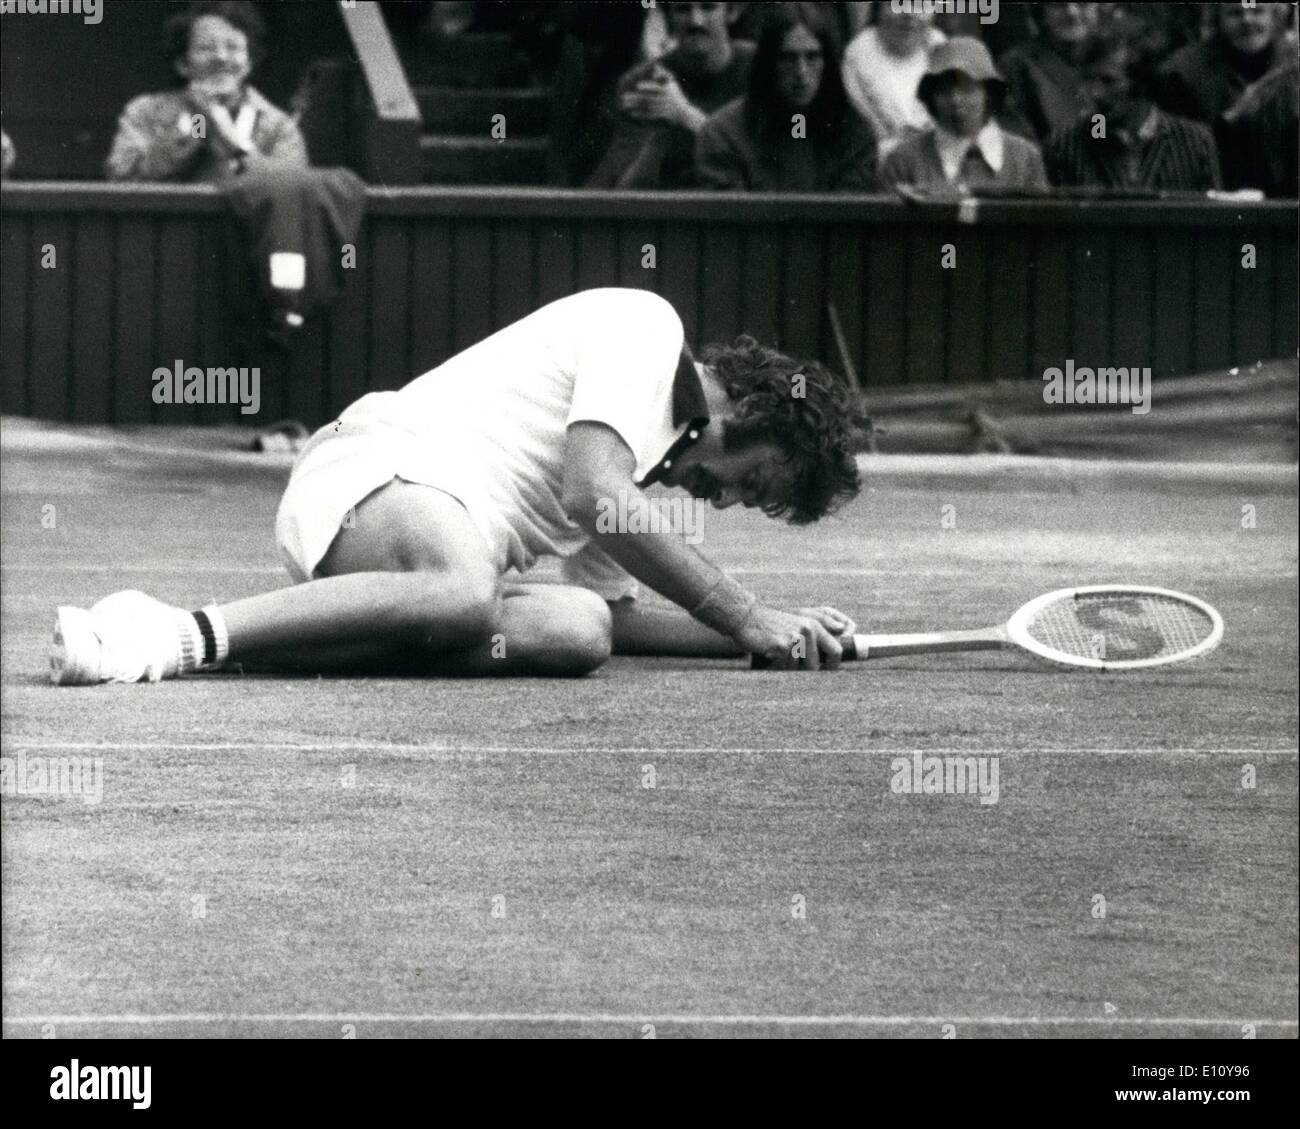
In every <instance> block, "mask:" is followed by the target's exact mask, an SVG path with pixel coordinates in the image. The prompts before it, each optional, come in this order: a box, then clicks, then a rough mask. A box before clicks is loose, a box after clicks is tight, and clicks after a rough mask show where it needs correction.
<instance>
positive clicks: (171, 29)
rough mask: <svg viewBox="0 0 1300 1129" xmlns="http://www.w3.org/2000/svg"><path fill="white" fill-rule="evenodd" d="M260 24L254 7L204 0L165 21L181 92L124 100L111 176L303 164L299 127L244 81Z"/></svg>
mask: <svg viewBox="0 0 1300 1129" xmlns="http://www.w3.org/2000/svg"><path fill="white" fill-rule="evenodd" d="M262 35H263V26H262V21H261V18H260V17H259V16H258V15H257V12H256V10H255V9H254V8H253V7H252V5H250V4H247V3H243V2H239V0H209V2H207V3H201V4H197V5H194V6H192V7H191V8H190V9H189V10H187V11H186V12H184V13H182V14H180V15H178V16H174V17H172V19H170V20H169V21H168V23H167V37H168V56H169V58H170V60H171V62H172V65H173V67H174V68H175V70H176V73H177V74H179V75H180V76H181V78H182V79H184V80H185V86H184V87H183V88H181V89H179V90H167V91H162V92H160V93H157V94H142V95H140V96H139V97H138V98H134V99H132V100H131V102H129V103H128V104H127V107H126V109H125V110H124V111H123V112H122V116H121V118H120V119H119V120H118V124H117V136H116V137H115V138H114V139H113V148H112V151H111V152H110V153H109V156H108V162H107V173H108V178H109V179H110V180H137V181H150V180H155V181H157V180H160V181H220V180H228V179H230V178H232V177H234V176H237V175H238V174H240V173H242V172H244V171H246V170H247V169H251V168H256V167H258V166H259V165H264V164H267V163H272V162H273V163H275V164H277V165H286V166H293V167H299V168H305V167H306V166H307V147H306V145H305V144H304V142H303V139H302V134H301V133H299V132H298V126H297V125H296V124H295V122H294V121H293V119H292V118H290V117H289V115H288V114H286V113H284V112H283V111H281V110H278V109H276V107H275V106H273V105H271V103H270V102H268V101H267V100H266V99H265V98H264V97H262V95H261V94H259V93H258V92H257V90H256V89H254V88H253V87H252V86H250V85H249V84H248V76H249V73H250V72H251V71H252V69H253V67H254V65H255V64H256V63H257V62H258V61H260V57H261V41H262Z"/></svg>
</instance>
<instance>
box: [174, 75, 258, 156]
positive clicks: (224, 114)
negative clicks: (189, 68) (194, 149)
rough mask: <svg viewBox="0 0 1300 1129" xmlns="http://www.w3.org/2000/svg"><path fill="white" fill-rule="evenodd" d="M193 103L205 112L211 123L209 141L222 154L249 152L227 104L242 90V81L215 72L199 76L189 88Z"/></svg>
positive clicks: (209, 125)
mask: <svg viewBox="0 0 1300 1129" xmlns="http://www.w3.org/2000/svg"><path fill="white" fill-rule="evenodd" d="M187 93H188V96H189V100H190V104H191V105H192V106H193V107H194V108H195V110H196V111H197V112H198V113H200V114H202V115H203V119H204V122H205V123H206V125H207V140H208V144H209V145H210V146H212V148H213V149H215V150H216V151H217V153H218V154H220V155H221V156H222V157H238V156H240V155H241V154H244V153H245V152H246V147H245V145H244V143H243V142H242V141H241V140H240V138H239V135H238V133H237V131H236V130H235V120H234V118H232V117H231V116H230V110H229V109H228V108H227V104H228V103H230V102H231V101H232V99H237V98H238V96H239V93H240V87H239V84H238V82H233V83H232V82H231V81H230V76H228V75H214V76H212V77H211V78H207V79H195V80H194V81H193V82H191V83H190V85H189V89H188V91H187Z"/></svg>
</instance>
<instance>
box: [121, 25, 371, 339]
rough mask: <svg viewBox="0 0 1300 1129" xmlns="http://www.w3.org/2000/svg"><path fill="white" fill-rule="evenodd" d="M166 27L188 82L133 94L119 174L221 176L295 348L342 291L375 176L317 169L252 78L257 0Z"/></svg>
mask: <svg viewBox="0 0 1300 1129" xmlns="http://www.w3.org/2000/svg"><path fill="white" fill-rule="evenodd" d="M166 30H167V38H168V52H169V57H170V58H171V59H172V60H173V62H174V66H175V68H176V71H177V73H178V74H179V75H180V76H181V77H182V78H183V79H185V81H186V86H185V88H184V89H183V90H179V91H166V92H163V93H160V94H145V95H142V96H140V97H139V98H135V99H133V100H132V101H131V102H130V103H129V104H128V105H127V107H126V110H125V111H124V112H123V114H122V117H121V119H120V121H119V123H118V131H117V137H116V138H115V140H114V142H113V150H112V152H111V154H110V155H109V158H108V174H109V176H110V177H111V178H112V179H114V180H128V181H149V180H161V181H206V182H217V183H219V184H220V186H221V188H222V191H223V193H224V195H225V198H226V202H227V204H228V205H229V206H230V208H231V210H232V211H233V212H234V213H235V215H236V216H238V217H239V219H240V220H241V221H242V222H243V226H244V229H245V236H246V241H247V244H248V246H249V247H250V248H251V249H252V257H253V260H254V269H255V270H256V272H257V278H258V286H259V290H260V292H261V295H262V298H263V300H264V304H265V309H264V311H263V314H264V318H265V320H264V329H265V333H266V335H267V336H268V337H269V338H270V340H271V341H272V342H273V343H274V344H276V345H278V346H281V347H284V348H287V347H288V346H289V345H290V343H291V342H292V340H293V339H294V337H295V336H296V330H298V329H299V328H300V327H301V326H302V325H303V324H304V323H305V321H306V318H307V317H308V316H309V315H310V314H311V313H312V312H314V311H315V310H316V309H318V308H320V307H322V306H324V305H326V304H328V303H329V302H331V301H333V299H334V297H335V296H336V295H337V293H338V290H339V287H340V286H341V282H342V278H341V268H340V262H341V259H340V255H339V247H341V246H342V245H343V244H344V243H348V242H351V241H353V240H355V239H356V237H357V233H358V231H359V230H360V226H361V217H362V212H363V210H364V206H365V186H364V185H363V184H362V183H361V181H360V180H359V179H358V178H357V177H356V176H355V175H354V174H353V173H351V172H349V171H348V170H347V169H313V168H310V167H309V166H308V161H307V149H306V146H305V145H304V143H303V139H302V135H301V134H300V133H299V132H298V127H297V125H295V124H294V122H293V120H292V119H291V118H290V117H289V116H288V115H287V114H284V113H283V112H281V111H280V110H277V109H276V108H275V107H274V106H272V105H271V103H269V102H268V101H267V100H266V99H265V98H263V97H262V96H261V95H260V94H259V93H258V92H257V91H256V90H254V89H253V87H251V86H249V85H248V75H249V72H250V71H251V70H252V68H253V65H254V63H255V62H256V61H257V59H258V56H259V48H260V43H261V37H262V23H261V20H260V18H259V17H258V15H257V12H256V10H255V9H254V8H253V7H252V5H251V4H249V3H247V2H246V0H198V2H197V3H193V4H191V5H190V7H189V8H188V9H186V10H185V11H184V12H183V13H181V14H179V15H177V16H175V17H173V18H172V19H171V20H169V21H168V22H167V29H166Z"/></svg>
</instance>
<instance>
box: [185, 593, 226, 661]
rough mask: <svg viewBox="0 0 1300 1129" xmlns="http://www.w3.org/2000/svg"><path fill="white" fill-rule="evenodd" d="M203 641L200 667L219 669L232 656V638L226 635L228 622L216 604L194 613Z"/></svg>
mask: <svg viewBox="0 0 1300 1129" xmlns="http://www.w3.org/2000/svg"><path fill="white" fill-rule="evenodd" d="M193 616H194V622H195V623H196V624H197V625H198V629H199V634H200V635H201V637H202V639H203V655H202V658H201V659H200V661H199V666H200V667H203V668H211V667H218V666H220V665H221V664H222V663H223V662H225V661H226V656H227V655H228V654H230V636H229V635H228V634H227V633H226V621H225V619H224V617H223V616H222V614H221V612H220V611H218V610H217V605H216V604H209V605H208V606H207V607H206V608H203V609H202V610H201V611H197V612H194V613H193Z"/></svg>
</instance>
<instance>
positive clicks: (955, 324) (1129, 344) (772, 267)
mask: <svg viewBox="0 0 1300 1129" xmlns="http://www.w3.org/2000/svg"><path fill="white" fill-rule="evenodd" d="M1296 219H1297V212H1296V207H1295V202H1294V201H1291V202H1285V201H1279V202H1268V203H1263V204H1249V205H1242V204H1229V203H1219V202H1213V203H1212V202H1204V201H1192V202H1155V201H1153V202H1137V203H1135V202H1124V203H1119V202H1104V203H1103V202H1089V203H1078V202H1066V201H1014V202H1013V201H1004V202H997V203H992V202H988V203H982V204H981V205H980V206H979V208H978V211H977V212H976V214H975V216H974V217H973V222H958V216H957V211H956V209H955V208H954V207H951V206H926V207H918V206H916V205H910V204H904V203H902V202H899V201H895V200H892V199H888V200H886V199H877V198H843V197H834V198H827V197H790V196H783V197H775V196H729V195H714V194H674V195H669V194H659V193H614V194H608V195H605V194H602V195H595V194H588V193H583V192H574V191H556V190H500V189H460V190H452V189H431V188H413V189H390V190H372V191H371V192H370V197H369V210H368V217H367V221H366V226H365V229H364V231H363V234H362V238H361V241H360V243H359V244H358V247H357V252H358V254H357V266H356V269H355V270H354V271H351V272H350V273H349V274H348V282H347V285H346V288H345V290H344V292H343V293H342V295H341V296H340V298H339V300H338V301H337V303H336V304H335V306H334V307H333V309H332V310H331V311H330V313H329V314H328V315H326V316H325V317H324V318H322V319H321V320H320V322H319V324H309V326H308V327H307V328H306V329H305V330H304V331H303V334H302V338H301V340H300V341H299V343H298V345H297V346H296V348H295V350H294V352H293V354H292V356H291V358H290V360H289V362H288V364H287V366H283V365H280V364H278V363H277V362H276V361H275V359H274V357H273V356H272V355H271V354H270V353H269V352H263V351H262V350H261V349H260V348H259V347H258V346H257V345H256V344H254V342H255V341H256V333H255V332H253V331H252V327H254V326H255V322H254V321H251V320H249V319H250V316H251V312H252V303H251V294H250V281H249V279H250V274H249V270H248V268H247V266H246V264H245V259H244V252H243V251H242V250H241V247H240V244H239V242H238V238H237V234H236V232H235V230H234V227H233V224H232V221H231V220H230V218H229V217H228V216H227V214H226V212H225V211H224V208H223V205H222V201H221V199H220V197H219V195H218V194H217V193H216V192H215V191H214V190H212V189H210V188H203V187H162V186H160V187H152V188H146V189H141V188H131V187H124V186H113V185H91V186H87V185H76V184H55V183H49V184H34V183H16V184H9V185H6V186H5V187H4V188H3V189H2V190H0V409H2V410H3V411H4V412H6V413H15V414H22V415H30V416H38V417H44V418H49V419H61V420H83V421H93V422H106V421H113V422H148V421H155V422H168V423H188V422H195V421H201V422H210V421H216V420H226V421H230V420H243V421H244V422H255V423H267V422H269V421H271V420H274V419H276V418H281V417H284V416H294V417H296V418H299V419H302V420H304V421H305V422H307V423H311V424H318V423H321V422H325V421H327V420H328V419H329V418H330V417H332V416H333V415H335V414H337V413H338V412H339V411H340V410H341V409H342V408H343V407H344V406H346V405H347V404H348V403H349V402H351V401H352V400H353V399H355V398H356V397H358V396H360V395H361V394H363V393H364V392H366V391H368V390H371V389H377V388H391V387H395V386H398V385H400V384H402V383H404V382H405V381H406V380H407V379H409V378H410V377H411V376H412V375H415V374H418V373H420V372H422V371H425V370H427V369H428V368H431V367H433V366H434V365H436V364H437V363H439V362H440V361H441V360H443V359H444V358H446V357H448V356H449V355H451V354H452V353H453V352H455V351H456V350H458V349H461V348H463V347H465V346H466V345H469V344H470V343H472V342H474V341H475V340H477V339H479V338H480V337H482V336H484V335H485V334H487V333H489V332H491V331H492V330H493V329H495V328H497V327H500V326H502V325H504V324H507V323H508V322H510V321H511V320H513V319H515V318H518V317H520V316H522V315H523V314H525V313H527V312H529V311H530V310H532V309H533V308H535V307H536V306H538V305H539V304H541V303H544V302H546V301H548V300H550V299H554V298H557V297H560V296H562V295H565V294H569V293H571V292H573V291H575V290H578V289H581V288H584V287H591V286H611V285H622V286H642V287H647V288H650V289H653V290H656V291H658V292H659V293H662V294H664V295H665V296H666V297H668V298H669V299H670V300H672V302H673V303H674V305H675V306H676V307H677V309H678V310H679V312H680V313H681V315H682V320H683V321H684V323H685V325H686V332H687V339H688V341H690V342H692V343H693V344H695V345H699V344H702V343H704V342H706V341H711V340H716V339H719V338H727V337H730V336H732V335H734V334H736V333H738V332H741V331H745V332H749V333H752V334H753V335H754V336H756V337H758V338H760V339H761V340H765V341H775V342H776V343H778V344H779V345H780V346H781V347H782V348H784V349H786V350H788V351H790V352H793V353H796V354H803V355H808V356H815V357H819V358H822V359H824V360H826V361H827V362H829V363H831V364H832V365H834V366H835V367H837V368H838V367H839V365H838V363H837V358H836V350H835V344H834V338H833V335H832V333H831V329H830V324H829V319H828V317H827V305H828V303H831V302H833V303H834V304H835V306H836V308H837V310H838V312H839V317H840V321H841V324H842V326H843V329H844V332H845V335H846V337H847V339H848V342H849V349H850V351H851V352H852V354H853V357H854V360H855V363H856V365H857V368H858V371H859V374H860V375H861V377H862V380H863V382H864V383H865V384H868V385H871V386H880V385H898V384H909V383H925V384H929V383H935V382H954V383H964V382H971V381H987V380H995V379H1008V378H1024V379H1037V378H1039V377H1040V376H1041V374H1042V371H1043V369H1044V368H1046V367H1049V366H1052V365H1061V364H1063V363H1064V361H1065V359H1066V358H1073V359H1074V361H1075V362H1076V364H1078V365H1094V366H1095V365H1149V366H1151V368H1152V370H1153V372H1154V373H1155V374H1156V375H1157V377H1159V376H1161V375H1167V374H1174V373H1185V372H1192V371H1204V370H1208V369H1212V368H1215V367H1227V366H1232V365H1243V366H1244V365H1246V364H1249V363H1251V362H1253V361H1254V360H1256V359H1260V358H1264V357H1272V356H1288V355H1291V354H1293V353H1294V352H1295V350H1296V344H1297V325H1296V318H1297V309H1296V290H1297V287H1296V226H1297V225H1296ZM946 244H951V245H952V248H953V250H954V251H955V255H956V266H955V269H944V268H943V266H942V264H941V258H942V256H943V248H944V245H946ZM1245 244H1250V245H1252V246H1253V247H1254V254H1255V266H1254V268H1253V269H1245V268H1244V267H1243V265H1242V262H1243V254H1245V252H1243V245H1245ZM49 248H52V249H53V253H54V256H55V258H54V262H55V265H54V266H53V267H50V268H46V267H43V266H42V259H43V257H44V258H46V259H47V261H48V256H49V250H48V249H49ZM651 254H653V262H654V266H653V268H650V267H648V266H646V265H643V264H647V263H649V261H650V255H651ZM176 360H181V361H183V362H184V364H185V365H187V366H188V365H198V366H200V367H203V368H207V367H210V366H218V367H225V366H229V365H236V366H238V365H252V364H259V363H260V364H261V365H263V366H264V367H263V405H262V409H261V411H260V412H259V414H258V416H257V417H256V418H250V417H246V416H244V417H241V416H240V415H239V414H238V412H237V410H236V409H235V408H233V407H224V406H215V407H198V406H188V407H187V406H172V405H157V404H154V403H153V402H152V397H151V392H152V388H153V381H152V373H153V370H154V369H155V368H156V367H158V366H160V365H164V366H171V365H172V364H173V363H174V362H175V361H176Z"/></svg>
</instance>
